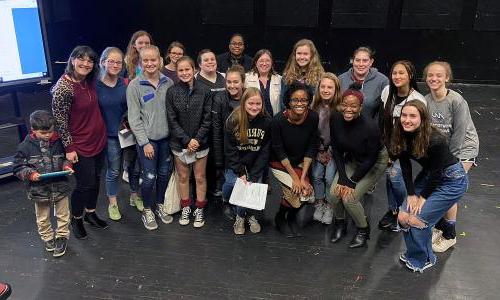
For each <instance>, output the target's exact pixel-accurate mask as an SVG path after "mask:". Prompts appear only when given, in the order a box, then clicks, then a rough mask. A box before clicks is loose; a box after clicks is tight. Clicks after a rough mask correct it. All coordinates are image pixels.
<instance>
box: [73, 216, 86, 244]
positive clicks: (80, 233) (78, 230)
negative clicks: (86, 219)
mask: <svg viewBox="0 0 500 300" xmlns="http://www.w3.org/2000/svg"><path fill="white" fill-rule="evenodd" d="M71 229H72V231H73V235H74V236H75V237H76V238H77V239H80V240H84V239H86V238H87V230H85V226H83V219H82V218H79V219H76V218H75V217H72V218H71Z"/></svg>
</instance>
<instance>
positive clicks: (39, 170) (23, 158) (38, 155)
mask: <svg viewBox="0 0 500 300" xmlns="http://www.w3.org/2000/svg"><path fill="white" fill-rule="evenodd" d="M54 125H55V120H54V117H53V116H52V115H51V114H50V113H49V112H47V111H44V110H37V111H35V112H33V113H32V114H31V115H30V126H31V132H30V134H29V135H28V136H26V138H25V139H24V141H23V142H22V143H21V144H19V146H18V148H17V153H16V156H15V160H14V175H16V176H17V177H18V178H19V179H21V180H23V181H26V186H27V194H28V199H30V200H32V201H34V202H35V212H36V223H37V225H38V233H39V234H40V236H41V238H42V240H43V241H44V242H45V250H47V251H49V252H52V251H53V256H54V257H60V256H62V255H64V253H65V252H66V245H67V242H68V237H69V221H70V212H69V206H68V195H69V192H70V186H69V183H68V178H67V177H66V176H60V177H52V178H47V179H42V178H41V177H40V175H41V174H44V173H50V172H57V171H63V170H68V171H70V172H71V174H72V173H73V169H72V165H71V163H70V162H69V161H68V160H66V155H65V151H64V148H63V145H62V143H61V141H60V140H59V136H58V135H57V133H56V132H54ZM52 205H54V210H55V216H56V218H57V228H56V230H55V237H54V230H53V229H52V224H51V222H50V207H51V206H52Z"/></svg>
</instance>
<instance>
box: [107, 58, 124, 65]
mask: <svg viewBox="0 0 500 300" xmlns="http://www.w3.org/2000/svg"><path fill="white" fill-rule="evenodd" d="M106 62H107V63H108V65H117V66H121V65H122V64H123V62H122V61H120V60H112V59H108V60H106Z"/></svg>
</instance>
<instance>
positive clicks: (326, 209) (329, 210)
mask: <svg viewBox="0 0 500 300" xmlns="http://www.w3.org/2000/svg"><path fill="white" fill-rule="evenodd" d="M332 221H333V207H332V206H331V205H330V204H328V203H325V204H323V216H322V218H321V223H323V224H326V225H329V224H332Z"/></svg>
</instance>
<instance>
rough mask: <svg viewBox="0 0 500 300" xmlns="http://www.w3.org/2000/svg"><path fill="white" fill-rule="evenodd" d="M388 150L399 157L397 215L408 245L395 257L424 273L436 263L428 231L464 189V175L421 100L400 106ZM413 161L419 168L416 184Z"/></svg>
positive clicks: (465, 185) (458, 198) (466, 182)
mask: <svg viewBox="0 0 500 300" xmlns="http://www.w3.org/2000/svg"><path fill="white" fill-rule="evenodd" d="M391 151H392V153H393V154H394V155H396V156H397V157H399V160H400V162H401V170H402V173H403V178H404V182H405V185H406V190H407V192H408V197H407V198H406V200H405V202H403V205H402V206H401V208H400V210H399V214H398V221H399V224H400V226H401V227H402V229H403V231H404V239H405V243H406V252H404V253H403V254H401V256H400V257H399V259H400V260H401V261H402V262H403V263H405V264H406V266H407V267H408V268H409V269H410V270H412V271H414V272H423V271H424V270H425V269H427V268H430V267H432V266H433V265H434V264H435V263H436V256H435V255H434V253H433V252H432V239H431V238H432V227H434V225H436V223H437V222H438V221H439V219H440V218H441V217H443V215H444V214H445V213H446V212H447V211H448V209H450V207H452V206H453V205H454V204H455V203H457V202H458V200H460V198H461V197H462V195H463V194H464V193H465V192H466V191H467V186H468V178H467V174H466V172H465V170H464V168H463V165H462V164H461V163H460V161H459V160H458V159H457V158H456V157H455V156H453V154H451V152H450V150H449V147H448V143H447V141H446V137H445V136H444V135H442V134H441V133H440V132H439V130H438V129H436V128H434V127H432V126H431V125H430V121H429V113H428V112H427V109H426V107H425V105H424V104H422V103H421V102H420V101H415V100H412V101H409V102H407V103H406V104H405V106H403V109H402V112H401V119H400V124H399V125H398V126H397V127H396V128H395V132H394V135H393V140H392V144H391ZM411 159H413V160H415V161H417V162H418V163H419V164H420V165H422V171H421V172H420V173H419V174H418V176H417V178H416V179H415V182H413V180H412V165H411V161H410V160H411Z"/></svg>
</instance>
